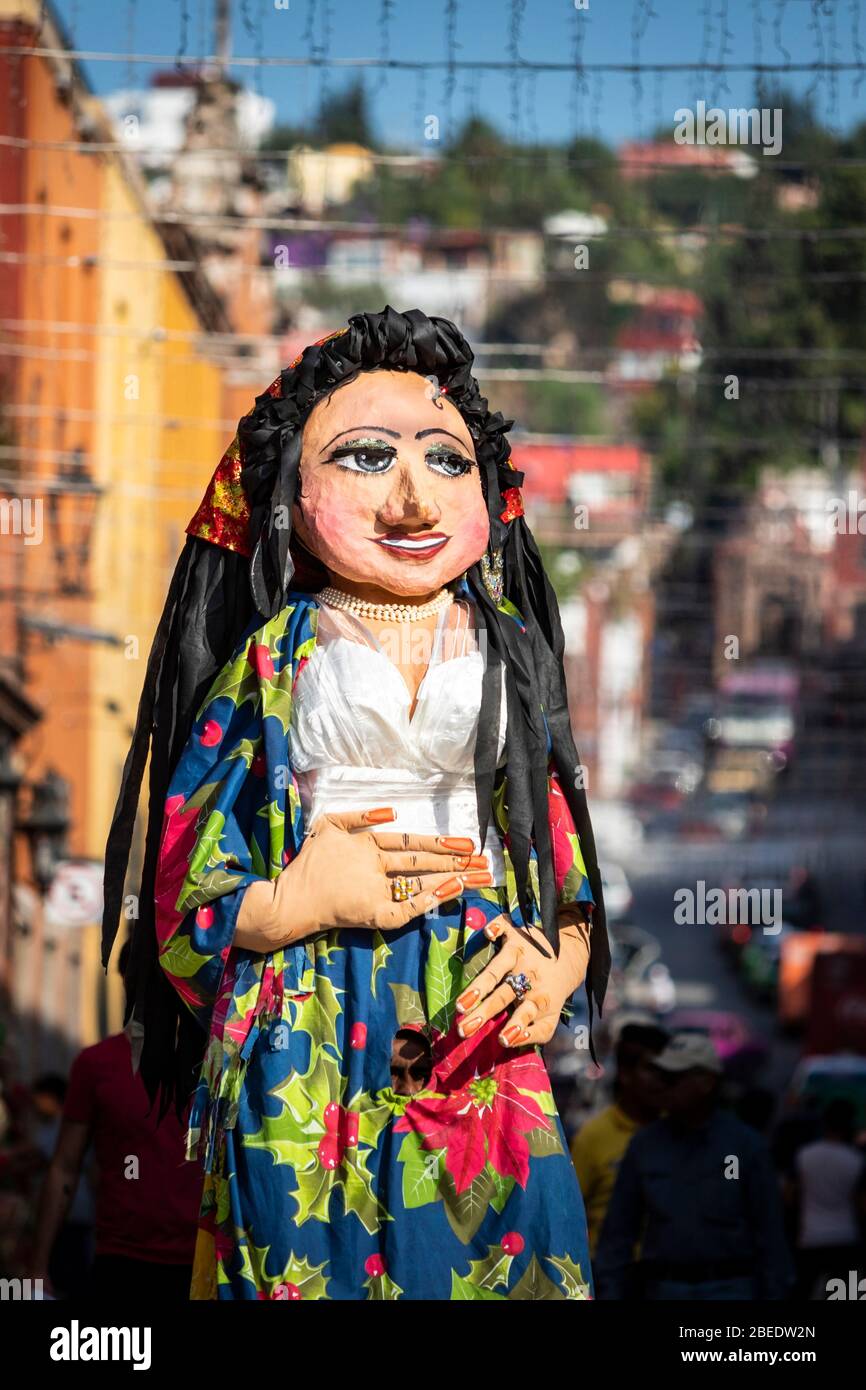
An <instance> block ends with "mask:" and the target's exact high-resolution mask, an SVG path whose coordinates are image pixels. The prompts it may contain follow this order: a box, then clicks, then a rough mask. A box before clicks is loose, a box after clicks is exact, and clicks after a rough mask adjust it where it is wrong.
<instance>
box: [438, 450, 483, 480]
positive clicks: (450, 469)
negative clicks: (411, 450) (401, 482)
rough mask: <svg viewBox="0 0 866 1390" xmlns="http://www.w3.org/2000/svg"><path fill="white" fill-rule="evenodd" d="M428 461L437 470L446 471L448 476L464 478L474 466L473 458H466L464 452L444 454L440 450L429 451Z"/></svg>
mask: <svg viewBox="0 0 866 1390" xmlns="http://www.w3.org/2000/svg"><path fill="white" fill-rule="evenodd" d="M427 463H428V464H429V466H430V467H431V468H432V469H434V471H435V472H437V473H444V475H445V477H446V478H462V477H464V476H465V475H466V474H467V473H468V472H469V470H470V468H472V467H473V463H472V460H471V459H468V458H464V456H463V454H444V453H440V452H438V451H431V452H430V453H428V455H427Z"/></svg>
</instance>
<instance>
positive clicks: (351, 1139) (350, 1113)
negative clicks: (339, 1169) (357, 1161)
mask: <svg viewBox="0 0 866 1390" xmlns="http://www.w3.org/2000/svg"><path fill="white" fill-rule="evenodd" d="M341 1121H342V1123H341V1125H340V1138H341V1139H342V1141H343V1147H344V1148H346V1149H354V1148H357V1145H358V1133H359V1126H360V1123H361V1116H360V1114H359V1113H358V1111H357V1110H344V1111H343V1114H342V1116H341Z"/></svg>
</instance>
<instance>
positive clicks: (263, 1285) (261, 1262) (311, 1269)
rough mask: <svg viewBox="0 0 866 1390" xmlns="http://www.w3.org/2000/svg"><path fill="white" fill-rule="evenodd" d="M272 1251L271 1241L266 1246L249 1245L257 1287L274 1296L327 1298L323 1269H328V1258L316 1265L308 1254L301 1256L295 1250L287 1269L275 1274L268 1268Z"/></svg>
mask: <svg viewBox="0 0 866 1390" xmlns="http://www.w3.org/2000/svg"><path fill="white" fill-rule="evenodd" d="M270 1251H271V1247H270V1246H269V1245H266V1246H265V1247H264V1249H262V1248H261V1247H259V1246H257V1245H251V1246H249V1259H250V1269H251V1272H252V1276H253V1282H254V1284H255V1286H256V1288H257V1289H260V1290H261V1292H262V1293H266V1294H268V1296H269V1297H270V1298H280V1297H281V1296H282V1297H285V1298H299V1297H300V1298H302V1299H305V1300H307V1301H310V1302H311V1301H312V1300H313V1299H316V1298H327V1296H328V1295H327V1293H326V1288H327V1284H328V1279H327V1276H326V1275H325V1274H323V1270H325V1269H327V1265H328V1262H327V1260H325V1262H324V1263H323V1264H320V1265H313V1264H310V1261H309V1260H308V1259H307V1257H306V1255H304V1256H303V1257H302V1258H301V1259H298V1258H297V1256H296V1255H295V1252H294V1251H291V1252H290V1254H289V1258H288V1262H287V1264H286V1267H285V1269H284V1270H283V1271H282V1273H281V1274H276V1275H274V1274H268V1271H267V1262H268V1255H269V1254H270Z"/></svg>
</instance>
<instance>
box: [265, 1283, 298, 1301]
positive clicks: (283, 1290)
mask: <svg viewBox="0 0 866 1390" xmlns="http://www.w3.org/2000/svg"><path fill="white" fill-rule="evenodd" d="M300 1297H301V1291H300V1289H299V1288H298V1286H297V1284H275V1285H274V1291H273V1293H272V1294H271V1298H282V1299H286V1300H295V1301H297V1299H299V1298H300Z"/></svg>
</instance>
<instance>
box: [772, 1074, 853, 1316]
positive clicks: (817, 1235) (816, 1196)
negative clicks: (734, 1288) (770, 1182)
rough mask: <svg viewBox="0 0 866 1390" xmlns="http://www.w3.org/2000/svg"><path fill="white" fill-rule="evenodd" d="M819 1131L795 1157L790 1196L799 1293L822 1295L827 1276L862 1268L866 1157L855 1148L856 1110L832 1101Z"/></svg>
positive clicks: (842, 1276)
mask: <svg viewBox="0 0 866 1390" xmlns="http://www.w3.org/2000/svg"><path fill="white" fill-rule="evenodd" d="M823 1119H824V1123H823V1133H822V1135H821V1137H820V1138H819V1139H816V1140H815V1141H814V1142H813V1143H811V1144H805V1145H804V1146H803V1147H802V1148H801V1149H800V1151H799V1153H798V1154H797V1156H796V1158H795V1159H794V1166H793V1174H792V1177H791V1179H790V1181H789V1187H788V1195H789V1198H790V1199H791V1201H792V1203H793V1205H794V1206H795V1207H796V1210H797V1216H798V1227H797V1273H798V1278H797V1296H798V1298H801V1299H808V1298H810V1297H811V1296H812V1295H813V1294H814V1293H815V1290H816V1284H817V1285H818V1288H819V1290H820V1292H819V1295H818V1296H819V1297H821V1298H824V1297H826V1284H827V1282H828V1281H829V1280H830V1279H842V1280H843V1281H844V1282H845V1284H846V1286H847V1283H848V1274H849V1271H850V1270H852V1269H854V1270H858V1271H859V1273H858V1278H859V1277H860V1274H862V1272H863V1263H864V1259H863V1256H864V1250H863V1239H862V1233H863V1224H862V1223H863V1220H864V1217H866V1157H864V1155H863V1153H862V1152H861V1151H860V1150H859V1149H858V1148H856V1147H855V1144H854V1132H855V1110H854V1106H853V1105H852V1104H851V1102H850V1101H848V1100H844V1099H838V1100H833V1101H831V1102H830V1103H829V1105H828V1106H827V1107H826V1109H825V1111H824V1117H823Z"/></svg>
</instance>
